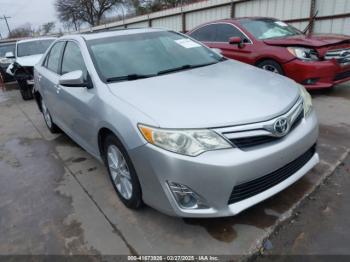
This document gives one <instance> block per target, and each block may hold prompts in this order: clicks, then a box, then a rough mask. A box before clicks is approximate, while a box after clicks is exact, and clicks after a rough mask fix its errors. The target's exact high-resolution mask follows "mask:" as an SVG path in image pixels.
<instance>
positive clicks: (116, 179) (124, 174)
mask: <svg viewBox="0 0 350 262" xmlns="http://www.w3.org/2000/svg"><path fill="white" fill-rule="evenodd" d="M107 163H108V168H109V172H110V174H111V177H112V181H113V183H114V185H115V187H116V188H117V190H118V192H119V193H120V195H121V196H122V197H123V198H125V199H126V200H129V199H131V197H132V194H133V186H132V182H131V175H130V171H129V167H128V165H127V163H126V160H125V158H124V156H123V154H122V153H121V152H120V150H119V149H118V148H117V147H116V146H115V145H110V146H109V147H108V150H107Z"/></svg>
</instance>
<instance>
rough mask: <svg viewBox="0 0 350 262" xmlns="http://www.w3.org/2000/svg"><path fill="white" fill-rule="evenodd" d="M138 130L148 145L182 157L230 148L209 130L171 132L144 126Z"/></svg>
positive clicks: (170, 130) (139, 126) (223, 140)
mask: <svg viewBox="0 0 350 262" xmlns="http://www.w3.org/2000/svg"><path fill="white" fill-rule="evenodd" d="M138 128H139V130H140V131H141V133H142V135H143V137H144V138H145V139H146V140H147V141H148V142H149V143H150V144H153V145H155V146H158V147H160V148H163V149H165V150H168V151H171V152H174V153H178V154H182V155H187V156H198V155H200V154H201V153H203V152H206V151H211V150H217V149H225V148H232V145H230V144H229V143H228V142H227V141H226V140H225V139H224V138H222V137H221V136H219V135H218V134H217V133H215V132H214V131H211V130H175V129H174V130H172V129H160V128H154V127H149V126H145V125H138Z"/></svg>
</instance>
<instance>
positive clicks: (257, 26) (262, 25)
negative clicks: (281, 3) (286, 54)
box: [240, 19, 303, 40]
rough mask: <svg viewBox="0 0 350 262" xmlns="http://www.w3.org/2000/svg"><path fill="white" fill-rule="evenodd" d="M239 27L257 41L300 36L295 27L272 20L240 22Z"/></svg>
mask: <svg viewBox="0 0 350 262" xmlns="http://www.w3.org/2000/svg"><path fill="white" fill-rule="evenodd" d="M240 23H241V25H242V26H243V27H244V28H245V29H246V30H247V31H248V32H249V33H251V34H252V35H254V37H255V38H257V39H261V40H264V39H270V38H283V37H289V36H295V35H302V34H303V33H302V32H300V31H299V30H298V29H296V28H295V27H293V26H291V25H288V24H286V23H284V22H282V21H278V20H273V19H256V20H248V19H247V20H241V21H240Z"/></svg>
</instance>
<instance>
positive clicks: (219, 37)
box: [215, 24, 246, 43]
mask: <svg viewBox="0 0 350 262" xmlns="http://www.w3.org/2000/svg"><path fill="white" fill-rule="evenodd" d="M217 26H218V27H217V33H216V39H215V40H216V42H226V43H227V42H228V40H229V39H230V37H241V38H242V39H245V38H246V37H245V36H244V35H243V34H242V32H241V31H239V30H238V29H237V28H236V27H234V26H232V25H228V24H218V25H217Z"/></svg>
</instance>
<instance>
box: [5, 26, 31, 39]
mask: <svg viewBox="0 0 350 262" xmlns="http://www.w3.org/2000/svg"><path fill="white" fill-rule="evenodd" d="M33 32H34V30H33V28H32V25H31V24H29V23H27V24H24V25H22V26H19V27H17V28H15V29H13V30H11V34H10V35H9V38H21V37H29V36H33Z"/></svg>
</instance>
